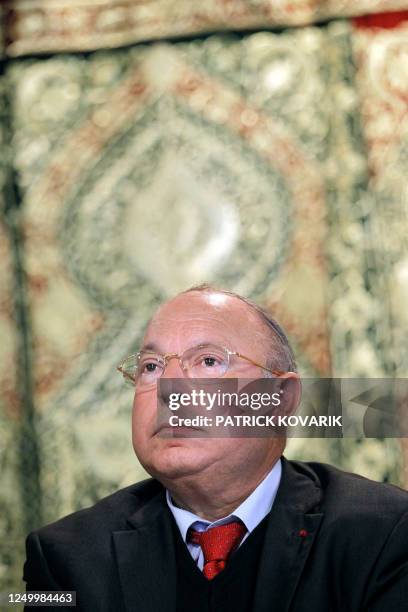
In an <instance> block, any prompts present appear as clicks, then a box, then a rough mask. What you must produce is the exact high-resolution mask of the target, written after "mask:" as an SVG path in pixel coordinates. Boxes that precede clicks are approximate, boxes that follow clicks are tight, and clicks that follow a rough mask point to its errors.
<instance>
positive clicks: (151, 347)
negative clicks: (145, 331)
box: [140, 342, 161, 353]
mask: <svg viewBox="0 0 408 612" xmlns="http://www.w3.org/2000/svg"><path fill="white" fill-rule="evenodd" d="M140 350H141V351H154V352H155V353H160V352H161V351H160V349H159V347H158V345H157V344H156V343H155V342H148V343H147V344H144V345H143V346H142V347H141V349H140Z"/></svg>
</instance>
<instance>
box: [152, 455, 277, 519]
mask: <svg viewBox="0 0 408 612" xmlns="http://www.w3.org/2000/svg"><path fill="white" fill-rule="evenodd" d="M278 459H279V457H278V458H276V459H275V461H274V463H273V464H272V465H268V466H267V467H266V468H264V469H263V470H260V471H259V472H258V473H257V474H256V475H255V474H254V475H253V477H252V478H251V479H248V480H245V482H242V481H239V480H237V479H236V478H234V479H233V480H232V481H231V482H229V483H228V482H225V479H222V478H220V479H212V481H210V482H208V481H206V480H205V481H204V482H201V480H200V479H199V478H194V479H191V480H190V479H189V478H187V479H186V478H183V479H181V480H180V481H176V482H174V481H173V482H171V483H168V484H166V483H163V484H164V485H165V486H166V487H167V489H168V490H169V492H170V495H171V497H172V500H173V502H174V503H175V504H176V505H177V506H178V507H179V508H183V509H184V510H189V511H190V512H192V513H193V514H196V515H197V516H199V517H201V518H203V519H205V520H207V521H209V522H213V521H216V520H218V519H221V518H224V517H225V516H228V515H229V514H231V513H232V512H234V510H236V508H238V506H240V505H241V504H242V502H243V501H244V500H245V499H246V498H247V497H249V496H250V495H251V493H252V492H253V491H254V490H255V489H256V487H257V486H258V485H259V484H260V483H261V482H262V480H263V479H264V478H265V476H267V474H268V473H269V472H270V470H271V469H272V467H273V465H274V464H275V463H276V461H277V460H278ZM221 481H222V482H221Z"/></svg>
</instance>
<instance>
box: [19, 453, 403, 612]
mask: <svg viewBox="0 0 408 612" xmlns="http://www.w3.org/2000/svg"><path fill="white" fill-rule="evenodd" d="M282 467H283V471H282V480H281V484H280V486H279V490H278V493H277V496H276V499H275V503H274V505H273V508H272V510H271V512H270V514H269V517H268V525H267V529H266V534H265V542H264V546H263V552H262V556H261V560H260V565H259V572H258V580H257V584H256V589H255V598H254V603H253V607H252V610H254V611H255V612H289V611H291V612H340V611H341V612H356V611H362V610H364V611H370V612H407V611H408V493H407V492H405V491H402V490H401V489H398V488H397V487H393V486H391V485H384V484H379V483H375V482H372V481H370V480H367V479H365V478H362V477H359V476H356V475H354V474H348V473H345V472H342V471H340V470H337V469H336V468H334V467H331V466H329V465H326V464H322V463H302V462H294V461H288V460H286V459H284V458H282ZM172 520H173V518H172V516H171V513H170V511H169V509H168V507H167V505H166V500H165V493H164V489H163V487H162V486H161V485H160V483H158V482H157V481H156V480H152V479H149V480H146V481H144V482H141V483H138V484H135V485H132V486H130V487H127V488H125V489H122V490H120V491H118V492H117V493H114V494H113V495H111V496H109V497H107V498H105V499H102V500H101V501H100V502H98V503H97V504H96V505H95V506H93V507H92V508H88V509H86V510H81V511H80V512H76V513H74V514H71V515H70V516H67V517H65V518H63V519H61V520H59V521H57V522H56V523H53V524H52V525H48V526H46V527H43V528H42V529H39V530H38V531H36V532H33V533H31V534H30V535H29V536H28V538H27V561H26V564H25V566H24V579H25V580H26V582H27V589H28V590H75V591H77V601H78V606H79V609H80V610H81V611H85V612H108V611H109V612H125V611H126V612H130V611H137V612H171V611H173V610H174V609H175V600H176V599H175V598H176V592H175V585H176V565H175V564H176V560H175V552H174V545H173V539H172V538H173V537H174V536H173V529H172V524H171V521H172ZM77 609H78V608H77ZM30 610H31V608H30ZM44 610H48V611H49V610H51V608H44ZM193 610H194V603H193V602H192V603H191V612H192V611H193ZM189 612H190V610H189ZM220 612H222V611H220Z"/></svg>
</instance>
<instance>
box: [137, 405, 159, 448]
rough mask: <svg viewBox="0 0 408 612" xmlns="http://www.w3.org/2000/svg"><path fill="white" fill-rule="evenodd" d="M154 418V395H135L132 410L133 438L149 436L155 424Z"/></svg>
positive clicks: (140, 438)
mask: <svg viewBox="0 0 408 612" xmlns="http://www.w3.org/2000/svg"><path fill="white" fill-rule="evenodd" d="M156 418H157V417H156V396H154V397H148V396H146V395H145V396H135V399H134V401H133V410H132V431H133V439H134V440H146V439H147V438H150V436H151V435H152V434H153V431H154V428H155V425H156Z"/></svg>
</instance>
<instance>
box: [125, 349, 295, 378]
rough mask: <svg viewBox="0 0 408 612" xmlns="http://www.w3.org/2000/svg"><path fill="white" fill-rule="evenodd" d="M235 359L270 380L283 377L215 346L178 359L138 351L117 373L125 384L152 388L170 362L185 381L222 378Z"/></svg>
mask: <svg viewBox="0 0 408 612" xmlns="http://www.w3.org/2000/svg"><path fill="white" fill-rule="evenodd" d="M233 356H235V357H239V358H241V359H244V360H245V361H247V362H248V363H251V364H252V365H255V366H257V367H259V368H262V370H265V371H266V372H270V373H271V374H273V375H274V376H281V375H282V374H284V372H283V371H281V370H271V369H269V368H267V367H265V366H263V365H261V364H260V363H257V362H256V361H254V360H253V359H251V358H250V357H246V356H245V355H242V354H241V353H238V352H237V351H230V350H229V349H227V348H225V347H222V346H217V345H215V344H199V345H198V346H194V347H192V348H189V349H187V350H186V351H184V353H183V354H182V355H179V354H177V353H166V354H165V355H160V354H158V353H155V352H154V351H140V352H139V353H135V354H133V355H130V356H129V357H127V358H126V359H125V360H124V361H122V363H121V364H120V365H118V367H117V370H118V371H119V372H120V373H121V374H122V375H123V378H124V379H125V382H127V383H129V384H131V385H137V386H149V385H154V384H155V383H156V382H157V381H158V379H159V378H160V377H161V376H162V375H163V373H164V371H165V369H166V367H167V364H168V362H169V361H170V359H178V361H179V364H180V367H181V369H182V370H183V372H184V373H185V375H186V376H187V377H188V378H222V377H223V376H224V375H225V374H226V373H227V371H228V369H229V367H230V362H231V357H233Z"/></svg>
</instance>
